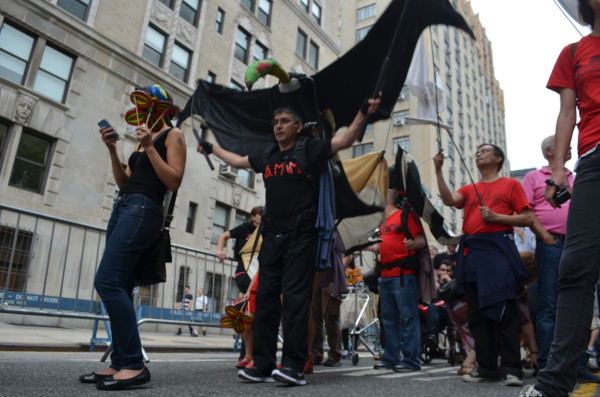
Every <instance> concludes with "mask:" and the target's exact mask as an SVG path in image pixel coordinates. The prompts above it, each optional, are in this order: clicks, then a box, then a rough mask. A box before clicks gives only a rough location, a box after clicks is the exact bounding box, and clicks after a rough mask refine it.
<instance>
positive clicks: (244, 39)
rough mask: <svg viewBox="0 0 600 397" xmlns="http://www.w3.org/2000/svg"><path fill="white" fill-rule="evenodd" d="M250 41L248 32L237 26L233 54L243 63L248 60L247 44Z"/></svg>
mask: <svg viewBox="0 0 600 397" xmlns="http://www.w3.org/2000/svg"><path fill="white" fill-rule="evenodd" d="M249 43H250V34H249V33H248V32H246V31H245V30H244V29H242V28H239V27H238V30H237V32H236V34H235V50H234V52H233V55H234V56H235V57H236V58H237V59H238V60H240V61H242V62H243V63H247V62H248V46H249Z"/></svg>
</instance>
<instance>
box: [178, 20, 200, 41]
mask: <svg viewBox="0 0 600 397" xmlns="http://www.w3.org/2000/svg"><path fill="white" fill-rule="evenodd" d="M195 33H196V32H195V31H194V29H193V28H191V27H190V26H189V24H187V23H185V22H183V21H178V22H177V37H178V38H180V39H182V41H185V42H186V43H187V44H189V45H192V44H194V35H195Z"/></svg>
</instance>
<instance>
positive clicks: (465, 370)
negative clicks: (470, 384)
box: [456, 364, 475, 376]
mask: <svg viewBox="0 0 600 397" xmlns="http://www.w3.org/2000/svg"><path fill="white" fill-rule="evenodd" d="M474 370H475V367H474V366H472V365H462V364H461V366H460V368H459V369H458V371H456V373H457V374H458V375H461V376H462V375H468V374H470V373H471V372H473V371H474Z"/></svg>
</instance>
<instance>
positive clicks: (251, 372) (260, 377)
mask: <svg viewBox="0 0 600 397" xmlns="http://www.w3.org/2000/svg"><path fill="white" fill-rule="evenodd" d="M238 376H239V377H240V378H242V379H243V380H247V381H249V382H253V383H273V382H275V381H274V380H273V378H271V377H270V376H269V375H267V374H264V373H262V372H261V371H259V370H258V369H257V368H254V367H252V368H248V367H246V368H244V369H242V370H240V371H239V372H238Z"/></svg>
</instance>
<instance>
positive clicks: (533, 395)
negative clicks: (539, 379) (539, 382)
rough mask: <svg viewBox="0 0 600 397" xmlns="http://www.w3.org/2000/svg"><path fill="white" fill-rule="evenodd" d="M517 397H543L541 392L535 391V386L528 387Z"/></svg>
mask: <svg viewBox="0 0 600 397" xmlns="http://www.w3.org/2000/svg"><path fill="white" fill-rule="evenodd" d="M519 397H544V395H543V394H542V392H541V391H539V390H536V388H535V386H532V385H529V386H527V387H526V388H524V389H523V390H521V393H519Z"/></svg>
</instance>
